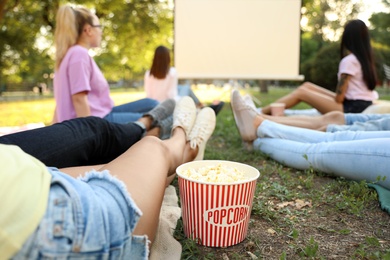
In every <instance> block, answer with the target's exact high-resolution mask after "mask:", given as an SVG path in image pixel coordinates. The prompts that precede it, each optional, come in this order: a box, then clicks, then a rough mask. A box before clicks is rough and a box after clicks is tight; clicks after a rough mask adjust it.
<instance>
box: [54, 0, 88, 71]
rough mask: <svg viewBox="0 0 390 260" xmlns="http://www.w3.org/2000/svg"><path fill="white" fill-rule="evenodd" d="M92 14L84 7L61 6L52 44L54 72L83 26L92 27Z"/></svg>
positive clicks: (75, 40)
mask: <svg viewBox="0 0 390 260" xmlns="http://www.w3.org/2000/svg"><path fill="white" fill-rule="evenodd" d="M93 18H94V14H93V13H92V12H91V11H90V10H88V9H86V8H84V7H75V8H73V7H71V6H69V5H64V6H61V7H60V8H59V9H58V11H57V17H56V29H55V32H54V43H55V47H56V70H57V69H58V68H59V67H60V64H61V62H62V60H63V58H64V57H65V54H66V52H67V51H68V49H69V48H70V47H72V46H73V45H75V44H76V42H77V40H78V39H79V37H80V35H81V34H82V32H83V28H84V25H85V24H90V25H93Z"/></svg>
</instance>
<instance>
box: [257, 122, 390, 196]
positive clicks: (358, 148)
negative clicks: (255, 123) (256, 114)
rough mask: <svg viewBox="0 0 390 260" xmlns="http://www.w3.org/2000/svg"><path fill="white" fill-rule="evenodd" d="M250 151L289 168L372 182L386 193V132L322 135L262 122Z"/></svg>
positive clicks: (389, 135)
mask: <svg viewBox="0 0 390 260" xmlns="http://www.w3.org/2000/svg"><path fill="white" fill-rule="evenodd" d="M257 136H258V137H259V138H257V139H256V140H255V141H254V144H253V145H254V148H255V149H256V150H259V151H261V152H263V153H265V154H267V155H269V156H270V157H271V158H272V159H274V160H276V161H278V162H280V163H282V164H284V165H286V166H288V167H292V168H296V169H300V170H307V169H310V168H311V167H312V168H314V169H315V170H318V171H322V172H325V173H329V174H334V175H336V176H341V177H345V178H347V179H351V180H358V181H360V180H366V181H368V182H376V181H377V178H378V177H383V176H386V179H385V180H381V181H379V182H378V184H379V185H381V186H383V187H385V188H387V189H390V171H389V169H390V149H389V143H390V131H370V132H365V131H355V132H353V131H340V132H336V133H324V132H320V131H315V130H309V129H304V128H298V127H292V126H285V125H281V124H277V123H274V122H271V121H269V120H264V121H263V122H262V124H261V125H260V126H259V127H258V129H257Z"/></svg>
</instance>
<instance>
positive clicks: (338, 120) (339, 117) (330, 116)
mask: <svg viewBox="0 0 390 260" xmlns="http://www.w3.org/2000/svg"><path fill="white" fill-rule="evenodd" d="M323 119H324V121H325V122H327V123H329V124H332V123H333V124H344V122H345V119H344V113H343V112H340V111H332V112H329V113H326V114H325V115H323Z"/></svg>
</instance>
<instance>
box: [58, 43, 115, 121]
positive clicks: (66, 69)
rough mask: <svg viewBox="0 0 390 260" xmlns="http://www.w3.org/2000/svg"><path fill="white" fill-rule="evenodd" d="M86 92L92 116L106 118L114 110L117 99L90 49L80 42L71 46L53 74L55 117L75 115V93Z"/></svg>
mask: <svg viewBox="0 0 390 260" xmlns="http://www.w3.org/2000/svg"><path fill="white" fill-rule="evenodd" d="M83 91H87V92H88V94H87V96H88V102H89V106H90V109H91V115H92V116H97V117H104V116H105V115H107V114H108V113H110V112H111V110H112V108H113V107H114V101H113V100H112V99H111V97H110V88H109V85H108V82H107V80H106V79H105V78H104V76H103V74H102V72H101V71H100V69H99V67H98V66H97V65H96V63H95V61H94V60H93V58H92V57H91V56H89V54H88V50H87V49H86V48H84V47H82V46H80V45H74V46H72V47H71V48H69V50H68V52H67V53H66V55H65V57H64V59H63V60H62V62H61V65H60V67H59V69H58V71H56V73H55V76H54V97H55V100H56V111H55V113H56V120H57V122H62V121H64V120H68V119H72V118H76V111H75V109H74V106H73V102H72V95H74V94H77V93H80V92H83Z"/></svg>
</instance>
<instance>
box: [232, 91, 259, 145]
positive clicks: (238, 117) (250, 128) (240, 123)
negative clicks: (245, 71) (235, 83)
mask: <svg viewBox="0 0 390 260" xmlns="http://www.w3.org/2000/svg"><path fill="white" fill-rule="evenodd" d="M230 105H231V107H232V110H233V116H234V119H235V121H236V125H237V128H238V131H239V132H240V135H241V138H242V140H243V141H244V142H249V143H251V142H253V141H254V140H255V139H256V138H257V135H256V130H257V129H256V128H255V127H254V125H253V122H254V119H255V118H256V116H257V112H256V110H255V109H254V108H253V107H252V106H250V105H248V104H247V103H246V102H245V101H244V99H243V98H242V97H241V96H240V93H239V92H238V91H237V90H233V92H232V96H231V100H230Z"/></svg>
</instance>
